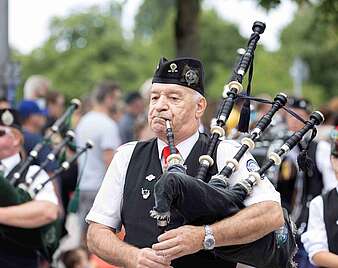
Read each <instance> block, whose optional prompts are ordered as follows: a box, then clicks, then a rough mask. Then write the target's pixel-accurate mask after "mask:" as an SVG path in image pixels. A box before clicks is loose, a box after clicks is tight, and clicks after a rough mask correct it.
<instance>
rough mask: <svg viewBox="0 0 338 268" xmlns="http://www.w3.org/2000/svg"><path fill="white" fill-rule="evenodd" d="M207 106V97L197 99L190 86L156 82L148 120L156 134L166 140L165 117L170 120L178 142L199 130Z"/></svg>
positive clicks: (151, 96) (153, 87)
mask: <svg viewBox="0 0 338 268" xmlns="http://www.w3.org/2000/svg"><path fill="white" fill-rule="evenodd" d="M205 108H206V101H205V99H204V98H200V99H199V100H197V97H196V95H195V93H194V91H193V90H192V89H190V88H187V87H184V86H180V85H176V84H160V83H154V84H153V86H152V89H151V94H150V104H149V112H148V122H149V125H150V127H151V129H152V130H153V131H154V133H155V135H156V136H157V137H160V138H161V139H162V140H166V124H165V119H168V120H170V121H171V126H172V128H173V131H174V134H175V141H176V142H175V143H176V144H177V143H179V142H181V141H182V140H184V139H186V138H188V137H189V136H191V135H192V134H193V133H194V132H196V131H197V129H198V126H199V119H200V118H201V116H202V115H203V113H204V110H205Z"/></svg>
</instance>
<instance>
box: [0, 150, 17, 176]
mask: <svg viewBox="0 0 338 268" xmlns="http://www.w3.org/2000/svg"><path fill="white" fill-rule="evenodd" d="M20 161H21V158H20V154H15V155H12V156H10V157H7V158H5V159H2V160H1V164H2V165H3V166H4V168H5V170H4V172H5V176H7V175H8V173H9V172H10V171H11V170H12V169H13V168H14V167H15V166H16V165H17V164H18V163H19V162H20Z"/></svg>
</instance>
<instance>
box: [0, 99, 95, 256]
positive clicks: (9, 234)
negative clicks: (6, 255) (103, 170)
mask: <svg viewBox="0 0 338 268" xmlns="http://www.w3.org/2000/svg"><path fill="white" fill-rule="evenodd" d="M79 105H80V101H79V100H76V99H74V100H72V103H71V105H70V106H69V107H68V109H67V110H66V111H65V113H64V114H63V115H62V116H61V117H60V118H59V119H58V120H57V121H56V122H55V123H54V125H53V126H52V127H51V131H50V132H47V133H46V135H45V136H44V138H43V140H42V142H40V143H38V144H36V146H35V147H34V148H33V150H32V151H31V152H30V153H29V155H28V157H27V158H26V160H25V161H23V162H21V163H20V164H19V165H18V166H17V167H16V168H15V169H14V170H12V171H11V172H10V173H9V174H8V175H7V176H6V177H4V176H2V175H0V207H7V206H15V205H20V204H23V203H26V202H30V201H32V200H34V197H35V196H36V195H37V194H38V192H39V191H40V190H41V189H42V188H43V187H44V186H45V185H46V184H47V183H48V182H49V181H51V180H53V179H55V178H56V177H58V175H59V174H60V173H61V172H62V171H64V170H66V169H68V168H69V166H70V165H71V164H72V163H73V162H74V161H76V159H77V158H78V157H79V156H80V155H81V154H83V153H84V152H85V151H86V150H87V149H89V148H91V147H92V144H91V143H90V142H88V143H87V145H86V146H85V147H84V148H81V149H80V150H79V151H78V152H77V153H76V154H74V155H73V156H72V157H71V158H70V159H69V160H67V161H64V162H62V163H61V165H60V167H59V168H58V169H56V170H55V171H54V173H53V174H52V175H51V176H50V177H49V179H48V180H47V181H45V182H44V183H43V184H41V185H33V183H34V181H35V179H36V177H37V176H38V174H39V173H40V172H41V171H42V170H43V169H44V167H45V166H46V165H47V164H48V163H49V162H50V161H53V160H54V159H56V157H57V156H58V154H59V153H60V152H61V151H62V149H64V147H65V146H66V145H67V144H68V143H69V142H70V141H71V140H72V139H73V137H74V133H73V132H72V131H71V130H68V131H67V134H66V136H65V138H64V139H63V141H62V142H61V143H60V144H58V145H57V146H56V147H55V148H54V149H53V150H52V151H51V152H50V153H49V154H48V156H47V159H45V161H44V162H43V163H41V165H40V168H39V169H38V170H37V171H36V172H35V173H34V174H33V175H32V176H30V177H29V178H26V174H27V171H28V169H29V167H30V165H31V164H32V162H33V160H34V159H36V157H37V156H38V154H39V152H40V151H41V149H42V148H43V146H44V144H46V143H48V142H49V140H50V139H51V137H52V136H53V135H54V134H56V133H58V132H59V130H60V129H61V128H64V127H65V123H66V121H67V120H69V118H70V117H71V116H72V114H73V112H74V111H75V110H76V109H77V108H78V107H79ZM59 233H60V220H59V219H57V220H56V221H54V222H52V223H49V224H47V225H44V226H41V227H38V228H18V227H13V226H9V225H4V224H2V225H0V237H1V239H3V240H4V241H10V242H11V243H13V244H16V245H18V246H21V247H24V248H29V249H34V250H37V251H39V252H40V253H41V254H42V255H43V256H44V257H45V258H46V259H47V260H51V258H52V255H53V253H54V251H55V250H56V249H57V247H58V242H59Z"/></svg>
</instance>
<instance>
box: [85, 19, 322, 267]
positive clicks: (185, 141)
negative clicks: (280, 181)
mask: <svg viewBox="0 0 338 268" xmlns="http://www.w3.org/2000/svg"><path fill="white" fill-rule="evenodd" d="M264 29H265V25H264V24H263V23H260V22H256V23H255V24H254V27H253V30H254V33H253V34H252V36H251V37H250V40H249V43H248V49H247V51H246V54H244V56H243V57H242V58H241V60H240V62H239V64H238V68H236V70H235V72H234V74H233V76H232V79H231V82H230V83H229V84H228V85H227V87H226V88H227V90H225V94H224V95H223V96H224V102H223V104H222V106H221V108H220V111H219V114H218V117H217V124H216V125H215V126H213V127H212V130H211V131H212V135H211V137H207V136H206V135H204V134H201V133H199V132H198V126H199V122H200V119H201V117H202V115H203V113H204V111H205V108H206V105H207V104H206V100H205V98H204V87H203V79H204V77H203V73H204V72H203V66H202V64H201V62H200V61H199V60H197V59H192V58H179V59H174V60H171V61H168V60H166V59H164V58H162V59H161V60H160V62H159V65H158V66H157V69H156V71H155V74H154V77H153V84H152V89H151V98H150V106H149V113H148V120H149V124H150V126H151V128H152V130H153V131H154V133H155V134H156V138H154V139H152V140H149V141H146V142H131V143H127V144H125V145H123V146H121V147H120V148H119V149H118V150H117V152H116V154H115V156H114V159H113V161H112V162H111V164H110V167H109V168H108V171H107V173H106V175H105V178H104V180H103V183H102V186H101V188H100V190H99V192H98V195H97V197H96V200H95V202H94V204H93V207H92V209H91V211H90V212H89V214H88V216H87V221H88V222H89V223H90V226H89V231H88V246H89V249H90V250H91V251H92V252H94V253H95V254H97V255H98V256H100V257H101V258H103V259H104V260H106V261H108V262H109V263H111V264H115V265H118V266H123V267H170V266H173V267H205V266H208V265H209V267H236V262H243V263H246V264H249V265H254V266H256V267H269V268H272V267H293V265H294V264H293V263H292V256H293V255H294V254H295V250H296V246H295V241H294V230H293V229H292V223H291V221H290V220H289V218H288V216H287V214H286V213H284V211H283V210H282V207H281V205H280V196H279V193H278V192H276V191H275V189H274V187H273V186H272V184H271V183H270V182H269V180H268V179H267V178H266V177H265V176H264V172H265V171H266V170H267V169H268V168H269V167H271V166H272V165H275V164H277V165H278V164H279V163H280V161H281V157H282V156H283V155H284V154H286V153H287V152H288V151H289V150H290V149H292V148H293V147H294V146H295V145H296V144H297V143H298V142H299V141H300V140H301V139H302V138H303V136H304V135H305V134H306V133H307V132H308V131H310V130H312V131H313V129H314V127H315V125H318V124H319V123H321V122H322V121H323V117H322V115H321V114H320V113H318V112H314V113H313V114H311V116H310V119H309V120H307V121H305V120H302V119H301V118H299V119H300V120H302V121H303V123H304V125H305V126H304V127H303V128H302V129H300V130H299V131H297V132H295V133H294V135H293V136H292V137H290V138H289V139H288V140H287V141H286V142H285V144H284V145H283V146H282V147H281V149H280V150H279V151H278V152H275V153H272V154H271V155H270V156H269V159H268V160H267V161H266V163H265V164H264V165H263V166H262V167H261V168H259V167H258V165H257V164H256V161H255V160H254V159H253V157H252V156H251V154H250V153H248V152H247V150H248V149H252V148H253V147H254V140H255V139H257V138H258V137H259V136H260V134H261V132H263V131H264V129H265V128H266V127H267V126H268V124H269V123H270V122H271V119H272V116H273V115H274V114H275V113H276V112H277V111H278V110H279V109H280V108H282V107H283V106H284V105H285V103H286V101H287V100H286V96H285V95H284V94H278V95H277V96H276V98H275V99H274V101H273V102H268V101H266V100H263V101H264V102H265V103H270V104H271V105H272V107H271V110H270V111H269V112H268V113H267V114H266V115H265V116H263V117H262V119H261V120H260V121H259V122H258V124H257V126H256V128H255V130H254V131H253V132H252V133H251V134H250V137H248V138H245V139H243V140H242V145H240V144H238V143H236V142H233V141H227V140H223V141H221V139H220V138H221V137H222V136H223V135H224V130H223V128H222V127H223V126H224V125H225V122H226V120H227V118H228V117H229V114H230V112H231V109H232V107H233V105H234V102H235V100H236V98H237V97H238V96H239V95H238V93H239V92H240V90H241V87H242V86H241V82H242V79H243V76H244V74H245V73H246V71H247V70H248V68H249V66H251V67H250V72H249V73H251V75H252V70H251V68H252V65H251V64H252V59H253V51H254V49H255V47H256V44H257V41H258V39H259V34H261V33H262V32H263V31H264ZM251 75H250V74H249V76H251ZM257 100H258V99H257ZM168 155H169V156H168ZM167 161H168V162H169V163H168V162H167ZM209 224H210V225H209ZM121 225H123V226H124V228H125V230H126V236H125V240H124V241H120V240H119V239H118V238H117V236H116V234H115V233H116V232H117V231H119V230H120V228H121ZM163 231H166V232H165V233H163Z"/></svg>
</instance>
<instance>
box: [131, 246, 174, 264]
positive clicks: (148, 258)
mask: <svg viewBox="0 0 338 268" xmlns="http://www.w3.org/2000/svg"><path fill="white" fill-rule="evenodd" d="M132 267H133V268H134V267H135V268H172V267H171V266H170V261H168V260H167V259H166V258H165V257H164V256H160V255H158V254H156V252H155V250H153V249H151V248H142V249H139V250H138V252H137V255H136V263H135V264H134V265H133V266H132Z"/></svg>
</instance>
